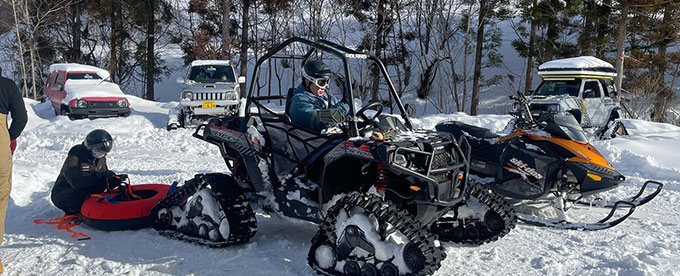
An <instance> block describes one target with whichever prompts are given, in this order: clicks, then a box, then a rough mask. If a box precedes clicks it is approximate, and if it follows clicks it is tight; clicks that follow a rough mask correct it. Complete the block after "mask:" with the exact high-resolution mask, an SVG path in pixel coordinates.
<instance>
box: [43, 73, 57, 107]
mask: <svg viewBox="0 0 680 276" xmlns="http://www.w3.org/2000/svg"><path fill="white" fill-rule="evenodd" d="M56 76H57V72H52V73H50V74H49V75H48V76H47V80H46V81H45V85H44V86H43V97H44V98H45V99H46V100H49V101H50V102H51V101H52V85H53V84H54V79H55V78H56Z"/></svg>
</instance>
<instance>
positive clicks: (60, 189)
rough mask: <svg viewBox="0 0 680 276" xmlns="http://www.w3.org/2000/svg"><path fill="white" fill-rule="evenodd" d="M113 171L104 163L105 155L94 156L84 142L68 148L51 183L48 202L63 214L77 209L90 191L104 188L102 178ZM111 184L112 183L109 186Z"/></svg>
mask: <svg viewBox="0 0 680 276" xmlns="http://www.w3.org/2000/svg"><path fill="white" fill-rule="evenodd" d="M111 174H113V172H111V171H109V169H108V167H107V166H106V157H102V158H99V159H96V158H94V157H93V156H92V154H91V153H90V151H89V150H88V149H87V148H86V147H85V146H84V145H82V144H81V145H76V146H74V147H72V148H71V150H69V152H68V156H67V157H66V161H64V165H63V166H62V167H61V173H60V174H59V176H58V177H57V181H56V182H54V187H52V195H51V198H52V203H54V205H55V206H57V207H58V208H59V209H62V210H64V211H65V212H66V213H67V214H76V213H79V212H80V206H82V204H83V202H85V200H86V199H87V198H88V197H89V196H90V194H96V193H102V192H104V191H105V190H106V188H107V184H106V178H107V176H108V175H111ZM112 188H113V187H112Z"/></svg>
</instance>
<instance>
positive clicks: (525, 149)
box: [433, 92, 663, 243]
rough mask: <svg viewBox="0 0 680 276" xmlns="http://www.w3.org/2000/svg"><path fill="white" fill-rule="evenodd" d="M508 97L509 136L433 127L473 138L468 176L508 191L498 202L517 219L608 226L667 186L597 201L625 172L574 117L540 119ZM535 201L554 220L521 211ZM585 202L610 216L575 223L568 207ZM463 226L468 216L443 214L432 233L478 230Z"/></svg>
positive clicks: (460, 236)
mask: <svg viewBox="0 0 680 276" xmlns="http://www.w3.org/2000/svg"><path fill="white" fill-rule="evenodd" d="M510 98H511V99H512V100H514V101H515V104H514V108H515V109H516V110H515V111H513V112H511V115H512V116H513V117H514V118H513V120H511V122H510V124H509V126H508V127H506V129H507V130H513V131H512V132H511V133H510V134H508V135H505V136H501V135H498V134H495V133H493V132H491V131H490V130H488V129H485V128H480V127H477V126H472V125H467V124H463V123H460V122H444V123H441V124H438V125H437V126H435V129H436V130H437V131H442V132H448V133H451V134H453V135H454V136H456V137H467V138H468V141H469V144H470V145H471V147H472V153H471V160H470V177H471V178H474V179H478V180H479V182H481V183H483V187H482V188H480V189H483V190H484V193H482V194H484V195H488V194H489V193H495V194H499V195H502V196H503V197H504V199H503V200H501V201H500V202H497V204H502V205H508V204H509V205H511V206H512V208H513V209H515V210H516V212H517V217H518V220H519V221H521V222H524V223H527V224H531V225H536V226H545V227H553V228H560V229H578V230H601V229H607V228H610V227H613V226H615V225H617V224H619V223H621V222H623V221H624V220H625V219H626V218H628V217H629V216H630V215H631V214H632V213H633V211H634V210H635V208H636V207H638V206H641V205H643V204H645V203H647V202H649V201H651V200H652V199H653V198H654V197H656V196H657V195H658V194H659V193H660V192H661V190H662V188H663V184H662V183H659V182H656V181H647V182H645V183H644V185H643V186H642V188H641V189H640V191H639V192H638V193H637V194H636V195H635V196H633V197H631V198H628V199H625V200H616V201H608V202H605V201H602V200H596V199H600V198H599V197H598V195H599V194H600V193H602V192H604V191H607V190H611V189H614V188H616V187H618V186H619V184H621V183H622V182H623V181H624V180H625V177H624V176H623V175H621V174H620V173H619V172H617V171H616V170H615V169H614V168H613V167H612V166H611V165H610V164H609V163H608V162H607V160H606V159H605V157H604V156H602V154H601V153H600V152H599V151H598V150H597V149H595V147H593V146H592V145H591V144H589V142H588V140H587V138H586V136H585V134H584V132H583V129H582V128H581V126H580V125H579V123H578V122H577V121H576V119H575V118H574V117H573V115H571V114H570V113H567V112H563V113H547V112H546V113H543V114H541V116H539V118H538V119H537V120H534V117H532V113H531V111H530V109H529V101H527V99H526V98H525V96H524V95H523V94H521V93H519V92H518V93H517V95H516V96H511V97H510ZM643 194H645V195H644V196H643ZM587 198H595V199H593V200H591V201H587V200H586V199H587ZM531 205H537V206H542V207H541V208H543V209H545V208H546V207H551V208H552V209H554V210H553V211H552V214H550V215H552V216H554V217H546V216H544V215H545V214H546V213H550V212H543V214H540V215H536V214H532V213H533V212H522V213H521V212H520V211H524V210H531V208H524V207H527V206H531ZM583 205H587V206H589V207H590V206H594V207H603V208H605V209H604V211H607V212H606V213H607V215H606V216H605V217H604V218H603V219H601V220H599V221H597V222H573V221H569V216H567V213H565V212H566V211H567V210H569V209H570V208H574V209H576V207H577V206H583ZM463 207H466V206H463ZM606 208H608V209H606ZM617 211H618V212H617ZM459 213H463V212H459ZM527 213H528V214H527ZM465 223H467V222H466V218H465V217H452V216H444V217H443V218H441V219H440V220H439V221H438V222H437V223H435V224H434V225H433V230H434V232H435V233H438V234H439V237H440V239H442V240H447V241H456V242H461V243H466V242H467V241H468V239H469V238H468V236H470V235H472V236H475V235H477V233H476V232H475V231H467V232H466V231H460V229H457V228H455V227H454V226H456V225H458V224H465ZM468 224H469V223H468Z"/></svg>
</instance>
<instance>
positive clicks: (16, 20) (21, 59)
mask: <svg viewBox="0 0 680 276" xmlns="http://www.w3.org/2000/svg"><path fill="white" fill-rule="evenodd" d="M19 1H21V3H17V1H16V0H12V11H13V12H14V30H15V32H16V36H17V44H18V45H17V46H18V47H17V48H18V50H19V64H20V65H21V80H22V81H23V84H24V86H23V87H22V88H21V94H22V95H23V97H28V83H26V63H25V61H24V47H23V42H22V41H21V31H20V30H19V24H20V23H19V22H21V20H19V15H18V14H17V8H19V9H21V6H18V5H22V4H23V3H24V0H19Z"/></svg>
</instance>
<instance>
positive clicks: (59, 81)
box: [44, 63, 130, 120]
mask: <svg viewBox="0 0 680 276" xmlns="http://www.w3.org/2000/svg"><path fill="white" fill-rule="evenodd" d="M110 76H111V75H110V74H109V72H108V71H106V70H104V69H100V68H97V67H94V66H89V65H82V64H77V63H59V64H52V65H51V66H50V74H49V76H48V77H47V82H46V84H45V90H44V95H45V99H46V100H49V101H50V102H51V103H52V106H53V107H54V111H55V113H56V114H57V115H67V116H68V117H69V118H70V119H72V120H75V119H82V118H102V117H118V116H123V117H125V116H128V115H130V102H129V101H128V100H127V99H126V98H125V94H124V93H123V91H122V90H120V87H119V86H118V85H117V84H115V83H113V82H112V81H111V79H110Z"/></svg>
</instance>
